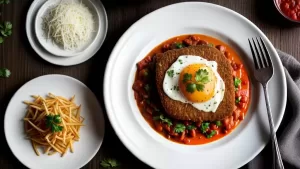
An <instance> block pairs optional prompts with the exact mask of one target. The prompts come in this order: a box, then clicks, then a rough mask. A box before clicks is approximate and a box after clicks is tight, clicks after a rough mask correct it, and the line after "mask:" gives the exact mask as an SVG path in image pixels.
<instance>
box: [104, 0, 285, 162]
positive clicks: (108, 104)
mask: <svg viewBox="0 0 300 169" xmlns="http://www.w3.org/2000/svg"><path fill="white" fill-rule="evenodd" d="M192 4H196V5H210V6H214V7H216V8H219V9H222V10H225V11H226V12H228V13H231V14H234V15H235V16H237V17H238V18H240V19H242V20H243V21H245V22H247V23H248V24H250V25H252V27H253V28H255V30H256V31H257V32H259V33H261V34H262V36H263V38H264V39H266V40H267V43H268V44H270V47H271V50H272V51H275V52H274V53H275V54H276V55H275V58H276V59H278V60H279V63H280V64H279V68H280V70H281V71H282V72H281V73H282V74H281V77H282V78H283V88H284V91H283V93H284V96H283V98H282V100H283V101H282V102H283V103H284V106H283V107H282V108H281V110H280V114H279V115H278V124H277V125H275V130H276V131H277V129H278V128H279V125H280V124H281V122H282V118H283V115H284V110H285V108H286V101H287V84H286V81H285V78H286V76H285V74H284V71H283V70H284V67H283V65H282V62H281V61H280V58H279V56H278V53H277V52H276V48H275V47H274V46H273V44H272V43H271V42H270V40H269V39H268V38H267V37H266V35H265V34H264V33H263V32H262V31H261V30H260V29H259V28H258V27H257V26H256V25H255V24H254V23H253V22H251V21H250V20H249V19H248V18H246V17H245V16H243V15H241V14H239V13H238V12H236V11H234V10H232V9H229V8H227V7H224V6H221V5H218V4H214V3H208V2H179V3H174V4H170V5H166V6H163V7H161V8H158V9H156V10H154V11H152V12H150V13H148V14H147V15H145V16H143V17H142V18H140V19H139V20H137V21H136V22H134V23H133V24H132V25H131V26H130V27H129V28H128V29H127V30H126V31H125V32H124V33H123V34H122V36H121V37H120V38H119V40H118V41H117V43H116V45H115V46H114V48H113V50H112V52H111V54H110V56H109V59H108V61H107V65H106V69H105V74H104V85H103V91H104V92H103V96H104V105H105V109H106V112H107V116H108V119H109V121H110V123H111V124H112V127H113V129H114V131H115V132H116V134H117V136H118V137H119V139H120V140H121V142H122V143H123V144H124V146H125V147H126V148H127V149H128V150H129V151H130V152H131V153H132V154H134V156H135V157H136V158H138V159H139V160H141V161H142V162H143V163H145V164H147V165H149V166H151V167H157V166H155V165H153V164H150V163H148V160H146V158H145V157H140V156H138V155H139V154H138V153H137V152H136V151H132V150H133V149H134V148H133V147H132V145H130V143H129V141H128V142H127V141H123V140H124V138H123V137H124V133H123V131H122V130H121V129H120V128H119V124H118V123H117V122H115V121H114V120H115V117H112V116H113V113H110V111H113V110H112V109H111V107H112V106H113V105H111V102H110V100H109V99H111V97H110V96H109V93H108V92H109V90H108V86H109V83H108V82H109V80H110V79H109V78H110V77H109V75H110V74H109V73H111V71H112V70H111V69H112V67H113V62H114V61H115V60H116V59H117V57H113V56H117V55H118V52H119V50H120V45H122V43H124V42H123V41H126V38H128V36H129V35H130V33H131V32H130V31H131V30H133V29H134V28H135V27H136V25H137V24H139V23H140V22H142V21H143V20H145V19H146V18H147V17H150V16H151V15H153V14H154V13H156V12H158V11H161V10H164V9H165V8H172V7H174V6H180V5H192ZM108 98H109V99H108ZM266 144H267V142H266V143H264V144H262V145H261V146H260V148H259V149H257V150H255V153H253V155H252V156H251V157H249V158H248V160H246V161H242V162H240V163H239V164H238V165H237V166H238V167H242V166H243V165H245V164H247V163H248V162H250V161H251V160H253V159H254V158H255V157H256V156H257V155H258V154H259V153H260V152H261V151H262V150H263V148H265V146H266Z"/></svg>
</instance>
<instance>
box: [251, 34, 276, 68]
mask: <svg viewBox="0 0 300 169" xmlns="http://www.w3.org/2000/svg"><path fill="white" fill-rule="evenodd" d="M255 39H256V41H255V40H254V38H252V43H251V40H250V39H248V41H249V45H250V48H251V52H252V56H253V59H254V64H255V68H256V69H261V68H266V67H272V61H271V59H270V54H269V51H268V49H267V47H266V44H265V43H264V41H263V40H262V38H261V37H259V39H260V40H258V38H257V37H256V38H255ZM258 49H259V50H258Z"/></svg>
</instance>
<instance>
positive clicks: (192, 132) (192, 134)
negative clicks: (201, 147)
mask: <svg viewBox="0 0 300 169" xmlns="http://www.w3.org/2000/svg"><path fill="white" fill-rule="evenodd" d="M189 132H190V135H191V137H195V136H196V130H195V129H193V130H189Z"/></svg>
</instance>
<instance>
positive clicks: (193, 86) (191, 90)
mask: <svg viewBox="0 0 300 169" xmlns="http://www.w3.org/2000/svg"><path fill="white" fill-rule="evenodd" d="M196 88H197V87H196V84H195V83H188V84H187V85H186V91H187V92H189V93H194V92H195V90H197V89H196Z"/></svg>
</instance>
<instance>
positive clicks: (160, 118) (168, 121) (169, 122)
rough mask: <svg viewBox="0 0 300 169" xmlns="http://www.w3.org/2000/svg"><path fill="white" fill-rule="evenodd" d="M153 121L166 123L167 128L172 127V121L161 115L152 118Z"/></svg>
mask: <svg viewBox="0 0 300 169" xmlns="http://www.w3.org/2000/svg"><path fill="white" fill-rule="evenodd" d="M153 120H161V121H162V122H163V123H167V124H168V126H172V125H173V123H172V120H171V119H169V118H167V117H164V115H163V114H161V115H159V116H154V117H153Z"/></svg>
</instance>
